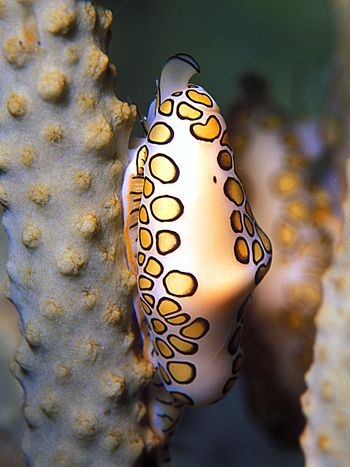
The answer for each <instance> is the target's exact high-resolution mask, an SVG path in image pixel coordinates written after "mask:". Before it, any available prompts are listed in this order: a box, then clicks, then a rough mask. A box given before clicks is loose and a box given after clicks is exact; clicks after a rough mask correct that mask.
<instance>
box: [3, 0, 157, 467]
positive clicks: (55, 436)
mask: <svg viewBox="0 0 350 467" xmlns="http://www.w3.org/2000/svg"><path fill="white" fill-rule="evenodd" d="M111 20H112V16H111V13H110V12H109V11H105V10H103V9H102V8H100V7H98V6H96V4H95V3H94V2H86V1H78V0H59V1H53V0H32V1H30V0H28V1H27V0H17V1H16V0H0V42H1V44H0V45H1V53H0V69H1V73H0V106H1V114H0V115H1V117H0V166H1V180H0V183H1V185H0V198H1V203H2V204H3V205H4V206H5V213H4V216H3V224H4V226H5V229H6V231H7V233H8V237H9V260H8V263H7V269H8V274H9V278H10V285H9V294H10V298H11V300H12V301H13V302H14V303H15V305H16V307H17V310H18V312H19V315H20V321H21V331H22V342H21V346H20V348H19V350H18V352H17V356H16V364H15V371H16V374H17V377H18V379H19V380H20V382H21V384H22V386H23V388H24V391H25V397H26V399H25V406H24V414H25V419H26V422H27V427H26V430H25V434H24V441H23V447H24V451H25V455H26V458H27V460H28V463H29V464H30V465H33V466H34V465H35V466H44V465H60V466H68V465H69V466H77V465H79V466H87V465H93V466H102V465H103V466H112V465H113V466H115V465H118V466H131V465H136V464H137V463H139V462H140V459H141V458H142V456H143V453H144V452H145V451H148V450H150V449H152V448H153V447H155V446H156V445H157V439H156V438H155V436H154V434H153V432H152V431H151V430H150V428H149V427H148V426H147V423H146V420H145V417H144V416H143V417H141V418H142V419H140V413H143V414H145V413H146V411H145V410H142V411H140V407H141V406H143V405H144V403H143V401H142V388H143V387H144V386H145V385H147V383H148V382H149V381H150V380H151V379H152V373H153V368H152V366H150V364H148V363H147V362H145V361H144V360H142V358H141V357H140V356H139V354H138V352H137V340H135V334H134V331H133V316H132V308H131V306H130V303H129V298H128V297H129V296H130V292H131V289H132V288H133V286H134V283H135V279H134V277H133V276H132V275H131V274H130V273H129V271H128V269H127V266H126V263H125V252H124V243H123V237H122V211H121V202H120V198H119V196H118V191H119V190H120V186H121V178H122V171H123V166H124V162H125V161H126V159H127V155H126V152H127V143H128V138H129V133H130V129H131V126H132V123H133V120H134V117H135V109H134V108H133V107H129V106H128V105H127V104H123V103H122V102H120V101H119V100H118V99H117V98H116V97H115V96H114V76H115V68H114V66H113V65H111V64H110V63H109V59H108V56H107V53H106V37H107V33H108V31H109V28H110V24H111Z"/></svg>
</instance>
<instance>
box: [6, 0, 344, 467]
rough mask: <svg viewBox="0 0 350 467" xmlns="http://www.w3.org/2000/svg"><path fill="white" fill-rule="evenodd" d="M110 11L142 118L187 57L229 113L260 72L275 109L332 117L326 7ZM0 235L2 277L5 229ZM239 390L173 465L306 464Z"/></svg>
mask: <svg viewBox="0 0 350 467" xmlns="http://www.w3.org/2000/svg"><path fill="white" fill-rule="evenodd" d="M103 4H104V6H105V7H107V8H110V9H111V10H112V11H113V13H114V26H113V36H112V40H111V44H110V55H111V61H112V62H113V63H115V64H116V65H117V70H118V75H117V95H118V97H119V98H120V99H122V100H129V101H130V102H133V103H136V104H137V106H138V107H139V109H140V111H141V112H142V113H144V114H146V113H147V108H148V104H149V102H150V101H151V100H152V99H153V98H154V95H155V79H156V78H157V77H158V75H159V72H160V70H161V67H162V65H163V64H164V62H165V61H166V59H167V58H168V57H169V56H171V55H174V54H175V53H178V52H186V53H189V54H191V55H193V56H194V57H195V58H196V60H197V61H198V62H199V63H200V66H201V74H200V75H199V76H197V77H196V78H195V79H194V82H198V83H200V84H201V85H202V86H203V87H204V88H205V89H207V90H208V91H209V92H210V94H211V95H213V96H214V98H215V100H216V101H217V103H218V104H219V106H220V108H221V110H222V113H223V114H224V115H225V114H227V113H228V111H229V109H230V107H231V106H232V105H233V104H234V103H235V100H236V98H237V94H238V88H237V81H238V79H239V77H240V76H241V75H242V73H245V72H257V73H259V74H262V75H263V76H264V77H265V78H266V79H267V81H268V82H269V84H270V87H271V91H272V95H273V98H274V102H275V103H276V104H277V105H278V106H280V107H281V108H283V109H284V110H285V111H287V112H289V113H290V114H291V115H293V116H294V117H296V118H301V117H305V116H315V117H318V116H319V115H321V114H323V113H325V112H327V106H328V105H329V93H330V81H331V80H332V75H333V73H334V70H333V66H332V55H333V50H334V45H335V39H334V32H335V31H334V20H333V17H332V10H331V4H330V2H328V1H326V0H294V1H293V2H281V1H279V0H264V1H261V0H245V1H244V2H243V1H237V0H221V1H217V2H213V1H210V0H191V1H189V0H181V1H179V0H174V1H164V0H163V1H161V0H148V1H140V0H120V1H116V0H105V1H104V2H103ZM0 238H1V278H2V280H4V278H5V262H6V238H5V235H4V233H3V231H1V237H0ZM1 303H2V304H3V303H4V302H3V301H2V302H1ZM3 306H5V305H3ZM6 306H7V305H6ZM1 316H2V315H1V314H0V318H1ZM0 328H1V323H0ZM0 338H1V334H0ZM0 371H1V372H2V374H0V379H1V380H2V384H0V412H5V409H6V410H7V409H8V408H9V407H8V406H9V405H10V404H14V400H15V395H16V391H15V389H14V385H15V383H14V382H11V381H10V382H8V381H9V378H12V377H10V376H9V373H8V371H7V367H6V365H5V363H1V365H0ZM208 378H210V375H208ZM7 382H8V383H7ZM242 392H243V381H242V377H241V378H240V379H239V381H238V383H237V385H236V386H235V387H234V389H233V390H232V392H231V393H230V394H229V395H228V396H227V397H226V398H225V400H223V401H221V402H219V403H217V404H215V406H212V407H208V408H203V409H193V410H188V411H187V412H186V415H185V417H184V419H183V422H182V424H181V426H180V428H179V431H178V433H177V435H176V436H175V440H174V442H173V445H172V456H173V466H174V467H197V466H198V467H199V466H201V467H215V466H221V467H252V466H257V467H267V466H269V467H272V466H281V465H283V466H284V467H299V466H302V465H303V462H304V461H303V456H302V453H301V451H300V450H298V449H297V448H295V449H291V448H289V449H287V448H286V447H284V446H282V445H279V444H277V443H276V442H275V441H273V440H272V438H270V437H269V435H268V434H266V433H265V432H264V431H263V428H262V427H261V426H259V425H258V423H257V422H256V421H255V420H253V419H252V418H251V417H250V415H249V412H248V410H247V408H246V406H245V401H244V398H243V394H242ZM13 410H14V412H16V409H13ZM18 414H19V412H17V413H13V412H12V413H11V414H10V416H9V424H11V427H10V429H8V430H5V429H4V427H3V426H2V425H0V467H15V466H20V465H24V464H23V463H22V462H21V460H20V454H19V448H18V436H16V434H15V433H17V434H18V433H19V432H20V421H19V415H18ZM17 428H18V429H17Z"/></svg>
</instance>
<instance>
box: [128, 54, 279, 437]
mask: <svg viewBox="0 0 350 467" xmlns="http://www.w3.org/2000/svg"><path fill="white" fill-rule="evenodd" d="M198 72H199V66H198V64H197V62H196V61H195V60H194V59H193V58H192V57H190V56H189V55H186V54H178V55H175V56H174V57H171V58H170V59H169V60H168V61H167V63H166V64H165V66H164V68H163V70H162V73H161V78H160V82H159V84H158V90H157V98H156V100H155V101H153V102H152V103H151V105H150V109H149V114H148V119H147V121H148V124H149V130H148V134H147V138H145V139H144V140H141V141H139V142H138V146H137V147H136V148H134V149H132V150H130V164H129V166H128V168H127V170H126V173H125V179H124V184H123V193H122V194H123V209H124V225H125V239H126V245H127V259H128V264H129V267H130V269H131V270H132V271H133V272H134V273H135V274H136V275H137V285H138V288H137V293H136V294H135V297H134V307H135V311H136V314H137V317H138V322H139V326H140V330H141V333H142V336H143V344H144V352H145V355H146V357H147V358H148V359H150V360H151V361H152V363H153V364H154V366H155V368H156V369H157V376H156V380H155V383H154V388H153V389H154V391H155V393H154V399H153V400H154V403H153V404H151V411H152V413H151V414H150V418H151V422H152V423H153V425H154V427H155V428H156V430H157V431H158V433H159V434H160V435H161V436H165V435H167V434H169V433H170V434H171V432H172V431H173V430H174V429H175V426H176V423H177V421H178V419H179V418H180V415H181V412H182V409H183V406H184V405H190V406H202V405H207V404H210V403H213V402H215V401H216V400H219V399H221V398H222V397H223V396H224V395H225V394H226V393H227V392H228V391H229V390H230V388H231V387H232V385H233V383H234V381H235V380H236V378H237V375H238V372H239V369H240V365H241V359H242V355H241V350H240V337H241V330H242V319H243V311H244V305H245V303H246V301H247V299H248V297H249V296H250V294H251V292H252V290H253V289H254V288H255V286H256V285H257V284H258V283H259V282H260V281H261V279H262V278H263V277H264V275H265V274H266V272H267V271H268V269H269V267H270V263H271V244H270V241H269V239H268V237H267V236H266V235H265V233H264V232H263V231H262V230H261V228H260V227H259V226H258V224H257V223H256V221H255V219H254V216H253V214H252V211H251V209H250V206H249V203H248V201H247V199H246V195H245V192H244V188H243V186H242V182H241V180H240V178H239V176H238V175H237V173H236V171H235V163H234V158H233V154H232V150H231V148H230V146H229V143H228V138H227V131H226V124H225V121H224V119H223V117H222V115H221V114H220V110H219V107H218V106H217V104H216V103H215V101H214V100H213V98H212V97H211V96H210V95H209V94H208V93H207V92H206V91H205V90H204V89H203V88H201V87H200V86H197V85H192V84H188V82H189V79H190V78H191V77H192V76H193V75H194V74H195V73H198Z"/></svg>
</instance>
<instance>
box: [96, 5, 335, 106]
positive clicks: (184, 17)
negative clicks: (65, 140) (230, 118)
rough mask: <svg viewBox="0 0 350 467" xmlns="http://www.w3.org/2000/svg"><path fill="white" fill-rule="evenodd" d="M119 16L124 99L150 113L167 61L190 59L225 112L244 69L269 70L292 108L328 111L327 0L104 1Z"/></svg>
mask: <svg viewBox="0 0 350 467" xmlns="http://www.w3.org/2000/svg"><path fill="white" fill-rule="evenodd" d="M103 3H104V5H106V6H107V7H108V8H111V9H112V11H113V12H114V27H113V38H112V44H111V52H112V59H113V61H114V63H115V64H116V65H117V67H118V94H119V96H120V98H122V99H126V98H129V99H131V100H132V101H134V102H135V103H137V104H138V105H139V106H140V107H141V108H142V111H143V113H146V111H147V107H148V103H149V101H150V100H151V99H152V98H153V96H154V81H155V79H156V78H157V77H158V75H159V72H160V70H161V67H162V65H163V63H164V62H165V60H166V59H167V58H168V57H169V56H171V55H173V54H175V53H177V52H187V53H190V54H192V55H193V56H194V57H195V58H196V59H197V60H198V62H199V63H200V65H201V70H202V71H201V75H200V76H199V77H197V82H199V83H200V84H201V85H203V86H204V87H205V88H206V89H207V90H208V91H209V92H210V93H211V94H212V95H213V96H214V98H215V99H216V101H217V102H218V103H219V105H220V107H221V108H222V110H223V112H225V111H227V109H228V107H229V106H230V104H231V102H232V100H233V98H234V95H235V80H236V79H237V77H238V76H239V75H240V74H241V73H242V72H244V71H247V70H254V71H259V72H261V73H263V74H264V75H265V76H266V77H267V78H268V79H269V80H270V81H271V84H272V86H273V94H274V97H275V99H276V100H277V102H279V103H280V104H282V105H283V106H284V107H285V108H286V109H287V110H290V111H291V112H293V113H297V114H300V113H301V112H307V113H312V114H314V113H317V112H319V111H320V110H323V109H324V105H325V103H324V101H325V92H326V87H327V80H328V77H329V75H330V72H331V60H330V59H331V53H332V49H333V47H334V31H333V29H334V28H333V18H332V11H331V4H330V2H329V1H327V0H293V1H288V0H241V1H238V0H217V1H210V0H187V1H186V0H180V1H179V0H178V1H176V0H175V1H165V0H163V1H162V0H147V1H140V0H114V1H112V0H109V1H108V0H106V1H104V2H103Z"/></svg>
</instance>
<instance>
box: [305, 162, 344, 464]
mask: <svg viewBox="0 0 350 467" xmlns="http://www.w3.org/2000/svg"><path fill="white" fill-rule="evenodd" d="M347 179H348V183H349V180H350V165H349V162H348V166H347ZM344 214H345V223H344V236H343V240H342V242H341V245H340V247H339V248H338V251H337V254H336V258H335V260H334V263H333V264H332V266H331V268H330V269H329V271H328V272H327V274H326V276H325V278H324V281H323V285H324V301H323V305H322V307H321V309H320V311H319V313H318V315H317V319H316V325H317V336H316V344H315V351H314V363H313V365H312V367H311V368H310V370H309V372H308V374H307V377H306V382H307V386H308V390H307V392H306V393H305V395H304V396H303V399H302V403H303V409H304V413H305V415H306V417H307V428H306V430H305V432H304V434H303V436H302V446H303V449H304V453H305V457H306V466H307V467H344V466H346V465H348V463H349V459H350V444H349V426H350V379H349V361H350V354H349V348H348V347H349V346H348V342H349V320H350V312H349V309H350V306H349V287H350V283H349V268H350V234H349V229H348V225H349V222H350V203H349V199H348V200H347V202H346V205H345V209H344Z"/></svg>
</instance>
